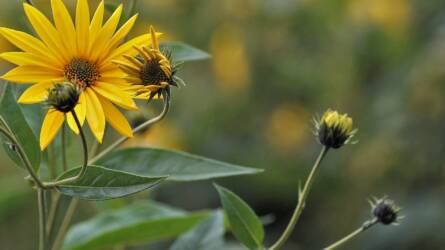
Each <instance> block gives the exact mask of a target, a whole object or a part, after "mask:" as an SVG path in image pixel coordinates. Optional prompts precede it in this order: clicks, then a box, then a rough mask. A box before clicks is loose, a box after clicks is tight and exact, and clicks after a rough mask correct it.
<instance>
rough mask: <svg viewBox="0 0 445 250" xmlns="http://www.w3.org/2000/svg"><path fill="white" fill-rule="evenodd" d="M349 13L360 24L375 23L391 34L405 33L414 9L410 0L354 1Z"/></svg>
mask: <svg viewBox="0 0 445 250" xmlns="http://www.w3.org/2000/svg"><path fill="white" fill-rule="evenodd" d="M349 13H350V16H351V17H352V18H353V20H355V21H356V22H358V23H374V24H378V25H381V26H383V27H384V28H385V30H387V31H389V32H400V31H401V32H403V31H406V29H407V28H408V26H409V23H410V19H411V16H412V8H411V5H410V3H409V1H408V0H352V1H350V5H349Z"/></svg>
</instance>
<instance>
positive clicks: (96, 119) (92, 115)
mask: <svg viewBox="0 0 445 250" xmlns="http://www.w3.org/2000/svg"><path fill="white" fill-rule="evenodd" d="M85 94H86V95H85V99H86V108H87V114H86V117H87V121H88V125H89V126H90V129H91V132H93V135H94V136H95V137H96V139H97V141H98V142H99V143H102V139H103V137H104V132H105V115H104V111H103V109H102V105H101V104H100V102H99V99H98V98H97V96H96V94H95V93H94V91H93V90H91V89H90V88H86V89H85Z"/></svg>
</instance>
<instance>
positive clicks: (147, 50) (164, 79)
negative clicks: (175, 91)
mask: <svg viewBox="0 0 445 250" xmlns="http://www.w3.org/2000/svg"><path fill="white" fill-rule="evenodd" d="M150 36H151V47H148V46H135V47H134V48H135V49H136V50H137V51H138V52H139V53H138V55H137V56H136V57H134V56H132V55H124V56H123V59H125V60H119V59H117V60H114V61H113V62H114V63H116V64H117V65H119V67H120V68H121V69H122V70H123V71H125V72H126V73H127V74H128V75H127V77H126V78H125V79H126V80H127V81H129V82H131V83H132V84H133V86H132V87H131V88H129V90H131V91H134V93H135V98H138V99H148V100H151V99H153V98H154V97H162V96H163V95H164V94H167V95H170V85H173V86H178V84H177V82H180V83H183V81H182V80H181V79H180V78H179V77H177V76H175V73H176V69H177V66H175V65H172V62H171V58H170V57H171V53H170V52H167V53H165V54H164V53H162V52H161V50H160V48H159V42H158V39H157V35H156V32H155V29H154V28H153V27H152V26H151V27H150Z"/></svg>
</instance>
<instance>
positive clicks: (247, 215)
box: [215, 184, 264, 249]
mask: <svg viewBox="0 0 445 250" xmlns="http://www.w3.org/2000/svg"><path fill="white" fill-rule="evenodd" d="M215 187H216V189H217V190H218V194H219V198H220V199H221V203H222V205H223V208H224V210H225V211H226V214H227V218H228V220H229V223H230V228H231V230H232V233H233V235H235V237H236V238H237V239H238V240H239V241H240V242H241V243H243V244H244V245H245V246H246V247H248V248H249V249H258V248H260V247H261V246H262V245H263V240H264V229H263V225H262V224H261V221H260V219H259V218H258V216H257V215H256V214H255V212H254V211H253V210H252V209H251V208H250V207H249V205H248V204H247V203H246V202H244V201H243V200H242V199H241V198H240V197H238V196H237V195H236V194H234V193H233V192H231V191H230V190H228V189H226V188H224V187H221V186H218V185H216V184H215Z"/></svg>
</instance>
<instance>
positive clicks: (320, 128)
mask: <svg viewBox="0 0 445 250" xmlns="http://www.w3.org/2000/svg"><path fill="white" fill-rule="evenodd" d="M315 129H316V130H315V135H316V136H317V138H318V140H319V141H320V143H321V144H323V145H324V146H326V147H329V148H340V147H341V146H343V145H344V144H347V143H349V142H350V140H351V138H352V137H353V136H354V134H355V133H356V132H357V130H356V129H353V126H352V118H351V117H349V116H348V115H347V114H339V113H338V112H337V111H334V110H331V109H328V110H327V111H326V112H325V113H324V114H323V116H322V117H321V119H318V120H315Z"/></svg>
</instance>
